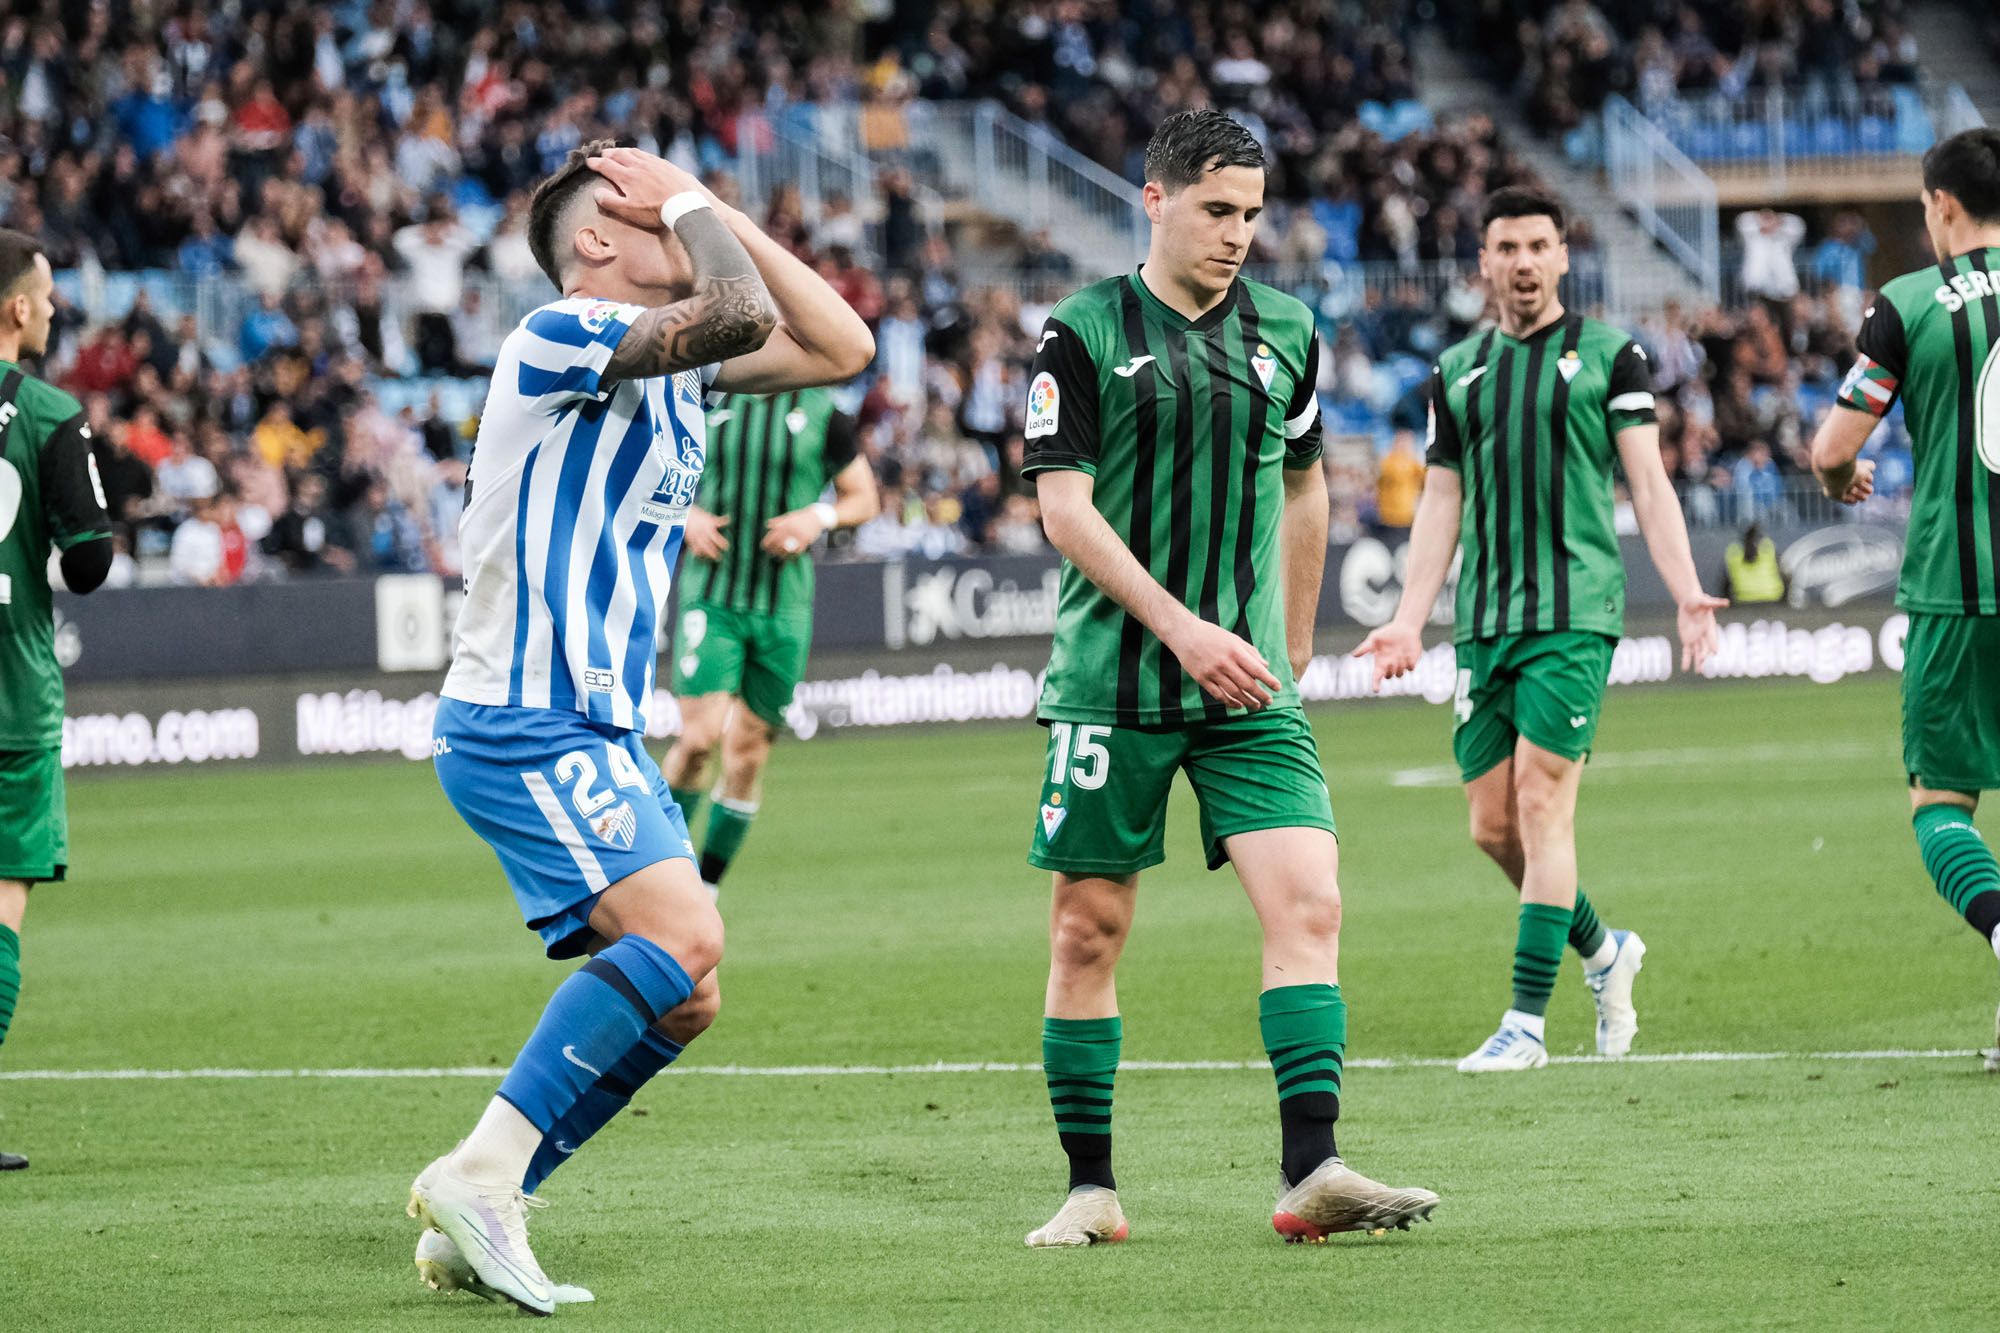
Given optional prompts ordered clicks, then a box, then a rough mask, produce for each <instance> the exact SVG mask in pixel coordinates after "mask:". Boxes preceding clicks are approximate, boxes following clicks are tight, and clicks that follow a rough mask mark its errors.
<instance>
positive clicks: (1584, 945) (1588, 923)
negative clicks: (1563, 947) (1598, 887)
mask: <svg viewBox="0 0 2000 1333" xmlns="http://www.w3.org/2000/svg"><path fill="white" fill-rule="evenodd" d="M1569 947H1570V948H1572V949H1574V950H1576V951H1577V952H1578V953H1579V954H1582V955H1583V956H1584V957H1585V958H1588V957H1590V956H1591V955H1592V954H1594V953H1596V952H1597V951H1598V950H1599V949H1602V948H1603V947H1604V923H1603V922H1602V921H1599V920H1598V919H1597V909H1596V908H1594V907H1592V906H1591V905H1590V899H1588V898H1586V897H1584V896H1583V890H1582V889H1578V890H1577V891H1576V915H1575V916H1573V917H1571V918H1570V921H1569Z"/></svg>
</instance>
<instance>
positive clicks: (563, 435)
mask: <svg viewBox="0 0 2000 1333" xmlns="http://www.w3.org/2000/svg"><path fill="white" fill-rule="evenodd" d="M642 309H643V307H640V306H635V305H624V304H621V303H619V302H616V301H600V300H594V299H591V298H588V297H569V298H565V299H563V300H560V301H555V302H551V303H550V304H548V305H545V306H543V307H541V308H540V309H538V310H536V311H534V312H533V313H531V314H530V315H529V316H528V317H527V318H526V319H524V320H522V321H521V323H520V324H519V326H517V327H516V328H515V329H514V331H513V332H512V333H509V334H508V335H507V338H506V341H505V342H503V343H502V344H501V345H500V357H499V362H498V364H496V365H495V366H494V369H493V384H492V387H491V388H490V389H489V390H488V391H487V395H486V410H485V413H484V415H482V416H481V417H480V419H479V438H478V441H477V442H476V444H475V446H474V449H473V455H472V473H471V481H470V486H471V498H470V499H469V500H468V501H467V503H466V506H465V515H464V517H463V518H462V519H461V520H460V522H459V529H458V531H459V544H460V546H461V548H462V558H463V560H464V568H465V603H464V605H463V606H462V607H461V608H460V610H459V613H458V625H457V628H456V630H455V631H454V633H453V641H452V663H451V670H450V672H449V673H448V674H447V675H446V676H445V683H444V690H443V693H444V695H445V696H446V697H447V698H452V699H462V700H464V701H465V702H467V703H475V704H505V705H512V706H515V707H521V708H557V709H571V710H574V711H576V712H579V713H582V714H584V715H585V716H587V717H589V718H590V719H591V720H592V721H594V722H605V723H609V724H611V725H612V726H616V727H624V728H627V729H629V730H634V731H640V730H644V728H645V726H646V712H647V708H648V705H649V704H650V703H651V701H652V695H653V663H654V642H655V635H656V633H657V631H658V627H659V622H660V611H661V608H662V607H663V606H665V604H666V600H667V589H668V587H669V585H670V584H671V582H672V579H673V572H674V563H675V561H676V560H677V559H678V558H679V556H680V550H681V534H682V525H683V524H684V522H685V521H686V519H687V512H688V507H689V506H690V505H691V504H693V503H694V497H695V490H696V487H697V486H698V485H699V483H700V481H701V469H702V465H703V463H704V462H705V461H706V456H707V445H706V434H705V427H704V422H703V418H702V396H703V394H704V392H705V391H706V389H707V387H708V385H709V384H710V383H712V382H713V381H714V378H715V373H716V371H717V369H718V367H717V366H713V365H711V366H704V367H702V368H701V369H700V370H698V371H695V370H685V371H682V372H680V373H679V374H677V375H673V376H660V377H658V378H655V379H646V380H625V381H620V382H617V383H614V384H611V385H609V386H606V385H603V384H601V383H600V382H599V379H600V376H602V375H603V373H604V368H605V366H606V365H608V364H609V363H610V361H611V353H612V352H613V351H614V350H615V349H616V348H617V346H618V341H619V339H621V338H623V337H624V336H625V330H626V329H627V328H628V327H630V325H631V323H632V321H633V320H634V319H636V318H637V317H638V316H639V314H640V313H641V311H642Z"/></svg>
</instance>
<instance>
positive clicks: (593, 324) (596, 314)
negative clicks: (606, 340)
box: [576, 301, 622, 333]
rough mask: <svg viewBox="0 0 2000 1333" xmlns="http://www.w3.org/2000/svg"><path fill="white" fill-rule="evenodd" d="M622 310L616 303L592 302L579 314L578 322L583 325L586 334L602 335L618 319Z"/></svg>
mask: <svg viewBox="0 0 2000 1333" xmlns="http://www.w3.org/2000/svg"><path fill="white" fill-rule="evenodd" d="M620 309H622V307H621V306H620V305H619V304H618V302H616V301H592V302H591V303H590V304H589V305H587V306H585V307H584V308H583V309H582V310H581V311H580V312H578V314H577V317H576V322H577V323H579V324H581V325H583V331H584V332H585V333H602V332H604V330H605V329H607V328H609V327H610V326H611V321H612V320H614V319H616V318H618V312H619V310H620Z"/></svg>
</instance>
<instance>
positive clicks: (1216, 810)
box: [1028, 708, 1335, 875]
mask: <svg viewBox="0 0 2000 1333" xmlns="http://www.w3.org/2000/svg"><path fill="white" fill-rule="evenodd" d="M1176 769H1179V770H1183V771H1185V772H1186V773H1187V777H1188V785H1189V786H1191V787H1193V788H1194V794H1195V799H1196V800H1197V801H1199V802H1200V803H1201V841H1202V846H1203V849H1204V850H1205V851H1206V852H1207V854H1208V868H1209V869H1210V870H1215V869H1217V868H1219V867H1220V866H1221V865H1222V864H1223V863H1224V862H1225V861H1227V860H1228V859H1229V853H1228V852H1226V851H1224V850H1223V846H1222V842H1223V839H1225V838H1228V837H1231V836H1233V835H1235V834H1238V833H1251V832H1254V831H1255V830H1257V829H1267V828H1322V829H1325V830H1326V831H1327V832H1329V833H1332V832H1334V831H1335V830H1334V825H1333V803H1332V801H1331V800H1330V799H1329V797H1328V796H1327V791H1326V775H1325V774H1324V773H1323V772H1321V770H1320V766H1319V747H1318V746H1316V745H1315V744H1314V743H1313V734H1312V728H1311V727H1309V726H1308V725H1306V718H1305V714H1304V713H1302V712H1300V711H1299V710H1298V709H1296V708H1288V709H1282V710H1280V711H1277V712H1271V713H1252V714H1250V715H1249V716H1246V717H1236V718H1230V719H1228V720H1227V721H1223V722H1211V723H1206V724H1204V725H1201V726H1195V727H1177V728H1174V729H1171V730H1151V729H1147V730H1140V729H1137V728H1133V727H1112V726H1095V725H1088V724H1084V723H1072V722H1051V723H1050V724H1049V762H1048V766H1047V767H1046V768H1045V769H1044V770H1043V775H1042V776H1043V781H1042V808H1041V815H1040V819H1039V821H1038V822H1037V823H1036V825H1035V838H1034V845H1033V847H1032V848H1030V850H1029V852H1028V863H1029V864H1030V865H1037V866H1040V867H1041V868H1042V869H1044V870H1058V871H1061V872H1062V873H1064V874H1067V875H1131V874H1136V873H1137V872H1139V871H1141V870H1144V869H1145V868H1146V867H1147V866H1156V865H1158V864H1159V863H1160V862H1161V861H1164V860H1165V859H1166V855H1167V853H1166V836H1167V791H1168V789H1169V788H1170V787H1171V786H1172V785H1173V781H1174V772H1175V770H1176Z"/></svg>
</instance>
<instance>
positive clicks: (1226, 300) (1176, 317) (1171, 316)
mask: <svg viewBox="0 0 2000 1333" xmlns="http://www.w3.org/2000/svg"><path fill="white" fill-rule="evenodd" d="M1141 267H1144V266H1143V265H1141ZM1125 280H1126V281H1127V282H1129V283H1131V284H1132V290H1134V291H1136V292H1138V293H1139V299H1140V300H1141V301H1144V302H1145V303H1146V304H1147V305H1149V306H1151V307H1152V310H1153V313H1154V314H1156V315H1158V316H1159V317H1160V319H1161V320H1162V321H1163V322H1165V323H1167V324H1169V325H1171V326H1173V327H1174V328H1177V329H1186V330H1187V331H1188V332H1190V333H1208V332H1211V331H1213V330H1215V329H1218V328H1221V327H1222V321H1224V320H1225V319H1228V318H1229V312H1230V311H1231V310H1233V309H1235V308H1236V289H1237V286H1238V285H1239V284H1240V283H1241V282H1242V281H1243V277H1242V275H1241V274H1238V275H1237V276H1236V277H1234V278H1231V279H1230V280H1229V291H1228V292H1227V293H1225V294H1224V296H1223V298H1222V299H1221V300H1220V301H1217V302H1216V303H1215V305H1214V306H1212V307H1211V308H1210V309H1209V311H1208V313H1206V314H1204V315H1203V316H1202V317H1201V318H1200V319H1189V318H1188V317H1187V316H1186V315H1183V314H1182V313H1181V312H1180V311H1178V310H1176V309H1174V308H1173V307H1172V306H1170V305H1168V304H1167V303H1166V302H1165V301H1162V300H1161V299H1160V298H1159V297H1158V296H1155V295H1154V294H1153V289H1152V288H1151V287H1148V286H1147V285H1146V280H1145V279H1144V278H1142V277H1140V276H1139V270H1138V269H1137V268H1135V269H1133V270H1132V271H1131V272H1130V273H1128V274H1126V275H1125Z"/></svg>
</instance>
